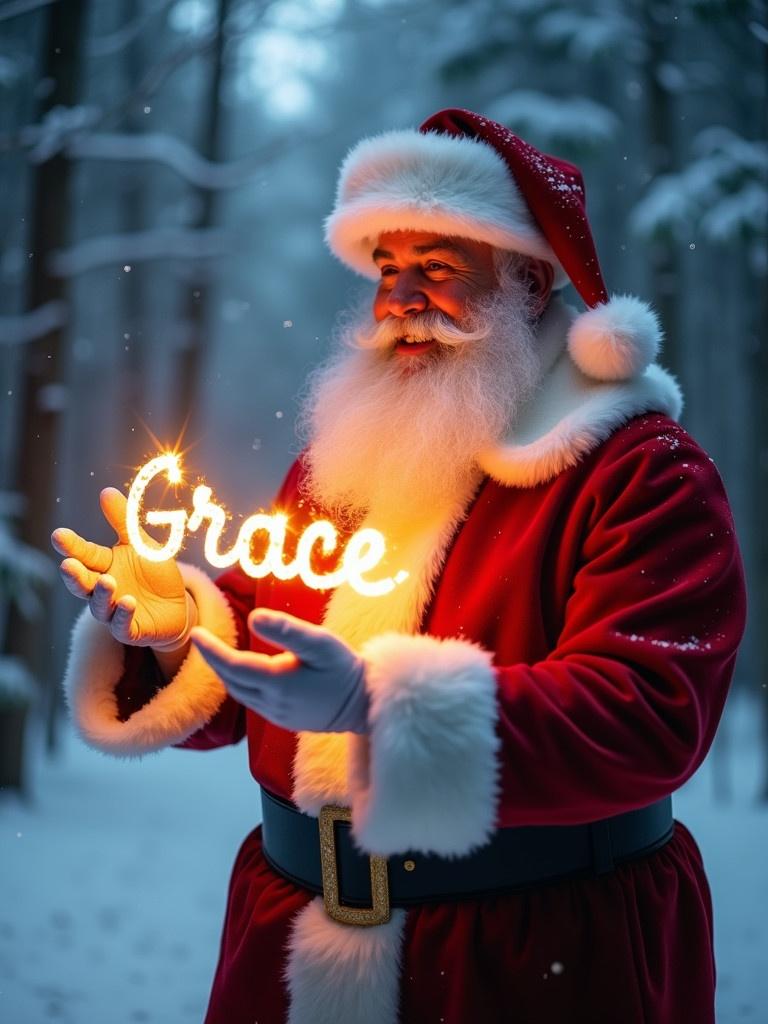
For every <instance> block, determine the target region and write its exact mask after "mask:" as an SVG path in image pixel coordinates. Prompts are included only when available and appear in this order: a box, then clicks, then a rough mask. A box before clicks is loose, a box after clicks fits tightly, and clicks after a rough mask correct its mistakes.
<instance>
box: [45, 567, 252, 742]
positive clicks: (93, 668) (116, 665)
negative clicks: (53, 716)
mask: <svg viewBox="0 0 768 1024" xmlns="http://www.w3.org/2000/svg"><path fill="white" fill-rule="evenodd" d="M179 569H180V570H181V574H182V576H183V578H184V586H185V587H186V589H187V590H188V591H189V593H190V594H191V595H192V597H193V598H194V600H195V604H196V605H197V616H198V624H199V625H201V626H206V627H207V628H208V629H210V630H211V632H212V633H214V634H215V635H216V636H217V637H219V639H221V640H224V641H225V643H228V644H233V645H234V644H236V643H237V629H236V626H235V619H234V615H233V613H232V609H231V608H230V606H229V603H228V601H227V599H226V597H225V596H224V594H223V593H222V592H221V590H219V588H218V587H217V586H216V584H215V583H214V582H213V581H212V580H211V579H209V577H208V576H207V575H206V574H205V573H204V572H202V571H201V570H200V569H197V568H195V566H192V565H184V564H182V563H179ZM124 650H125V648H124V647H123V645H122V644H121V643H119V642H118V641H117V640H115V638H114V637H113V636H112V634H111V633H110V631H109V628H108V626H106V625H105V624H104V623H103V622H97V621H96V619H94V618H93V616H92V615H91V612H90V609H89V608H84V609H83V611H82V613H81V614H80V616H79V617H78V619H77V621H76V622H75V625H74V628H73V630H72V644H71V649H70V654H69V661H68V663H67V669H66V672H65V674H64V692H65V695H66V698H67V703H68V705H69V708H70V711H71V713H72V717H73V719H74V722H75V725H76V727H77V729H78V731H79V733H80V734H81V736H82V738H83V739H84V740H85V742H86V743H88V744H90V745H91V746H92V747H96V748H97V749H99V750H103V751H105V752H106V753H108V754H115V755H117V756H120V757H139V756H141V755H142V754H147V753H150V752H151V751H153V750H160V749H161V748H163V747H168V746H171V745H173V744H174V743H181V742H182V741H183V740H185V739H187V738H188V737H189V736H191V735H192V733H194V732H197V730H198V729H200V728H201V727H202V726H203V725H205V724H206V723H207V722H209V721H210V720H211V719H212V718H213V716H214V715H215V713H216V712H217V711H218V709H219V707H220V706H221V705H222V703H223V702H224V699H225V697H226V690H225V688H224V684H223V683H222V682H221V680H220V679H219V677H218V676H217V675H216V674H215V672H214V671H213V669H212V668H210V667H209V665H208V663H207V662H206V661H205V659H204V658H203V656H202V655H201V654H200V652H199V651H198V650H197V649H194V648H193V649H191V650H190V652H189V654H188V655H187V657H186V658H185V659H184V661H183V662H182V664H181V666H180V668H179V670H178V672H177V673H176V675H175V676H174V677H173V678H172V679H171V680H170V681H169V683H168V685H167V686H165V687H163V688H162V689H161V690H159V691H158V692H157V693H156V694H155V696H154V697H153V698H152V699H151V700H150V701H149V702H148V703H147V704H145V705H144V707H142V708H139V710H138V711H136V712H135V713H134V714H132V715H131V716H130V718H128V719H127V720H126V721H124V722H122V721H120V719H119V718H118V707H117V698H116V697H115V686H116V685H117V683H118V682H119V681H120V679H121V677H122V674H123V663H124Z"/></svg>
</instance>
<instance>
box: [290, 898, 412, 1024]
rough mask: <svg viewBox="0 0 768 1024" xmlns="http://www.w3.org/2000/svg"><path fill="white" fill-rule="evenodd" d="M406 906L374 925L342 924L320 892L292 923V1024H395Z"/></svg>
mask: <svg viewBox="0 0 768 1024" xmlns="http://www.w3.org/2000/svg"><path fill="white" fill-rule="evenodd" d="M404 928H405V911H404V910H402V909H400V908H394V909H393V910H392V917H391V918H390V919H389V921H388V922H387V923H386V924H380V925H377V926H376V927H375V928H361V927H357V926H355V925H348V924H339V923H338V921H333V920H332V919H331V918H330V917H328V915H327V914H326V912H325V907H324V906H323V901H322V898H321V897H319V896H318V897H317V898H316V899H314V900H312V901H311V902H310V903H308V904H307V905H306V907H304V908H303V909H302V910H300V911H299V912H298V913H297V914H296V915H295V917H294V918H293V921H292V923H291V934H290V938H289V940H288V961H287V964H286V971H285V978H286V982H287V983H288V991H289V994H290V1009H289V1012H288V1024H395V1021H396V1020H397V1008H398V1001H399V994H400V962H401V959H402V944H403V934H404Z"/></svg>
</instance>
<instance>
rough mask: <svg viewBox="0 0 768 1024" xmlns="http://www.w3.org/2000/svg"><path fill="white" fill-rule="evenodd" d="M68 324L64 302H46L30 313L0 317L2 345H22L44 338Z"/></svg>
mask: <svg viewBox="0 0 768 1024" xmlns="http://www.w3.org/2000/svg"><path fill="white" fill-rule="evenodd" d="M66 322H67V307H66V304H65V303H64V302H46V303H45V304H44V305H42V306H38V307H37V309H33V310H31V311H30V312H29V313H21V314H20V315H19V316H0V345H21V344H24V343H25V342H28V341H34V340H35V339H36V338H42V337H43V336H44V335H46V334H47V333H48V332H49V331H54V330H56V328H57V327H63V326H64V324H65V323H66Z"/></svg>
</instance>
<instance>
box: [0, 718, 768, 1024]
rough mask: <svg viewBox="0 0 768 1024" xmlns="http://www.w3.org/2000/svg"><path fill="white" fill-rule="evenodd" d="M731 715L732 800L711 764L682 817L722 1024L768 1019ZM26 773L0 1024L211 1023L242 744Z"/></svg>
mask: <svg viewBox="0 0 768 1024" xmlns="http://www.w3.org/2000/svg"><path fill="white" fill-rule="evenodd" d="M728 720H729V732H730V733H731V736H732V739H731V744H732V748H733V754H732V759H731V775H732V782H733V790H734V794H733V799H732V801H731V802H727V803H726V802H723V803H717V802H714V801H713V799H712V792H713V780H712V766H711V763H710V762H707V763H706V764H705V765H704V767H703V768H702V770H701V771H700V772H699V773H698V775H697V776H696V777H695V778H694V779H693V780H692V781H691V782H690V783H689V784H688V786H686V787H685V789H684V790H683V791H682V792H681V793H680V794H679V795H678V796H677V797H676V808H675V813H676V815H677V817H679V818H681V819H682V820H684V821H685V822H686V823H687V824H688V825H689V826H690V827H691V829H692V830H693V832H694V835H695V836H696V837H697V839H698V841H699V844H700V846H701V848H702V851H703V854H704V859H705V863H706V866H707V869H708V872H709V876H710V881H711V884H712V890H713V898H714V904H715V914H716V928H717V936H716V941H717V950H718V964H719V986H718V991H719V996H718V1006H719V1009H718V1024H737V1022H738V1024H743V1022H747V1024H749V1022H754V1024H766V1022H768V922H767V921H766V916H767V914H768V809H766V808H765V807H764V806H763V807H759V806H756V805H755V803H754V795H755V791H756V785H757V779H758V772H759V746H758V741H757V731H756V714H755V713H754V711H753V708H752V707H751V706H750V705H749V704H746V703H744V704H737V705H735V706H733V707H732V708H731V709H730V713H729V716H728ZM31 782H32V786H31V788H32V793H33V797H32V800H31V801H30V802H24V801H22V800H20V799H19V798H18V797H17V796H14V795H10V794H5V795H3V796H2V798H0V1021H2V1022H3V1024H47V1022H61V1024H137V1022H158V1024H194V1022H196V1021H200V1020H202V1016H203V1013H204V1009H205V1005H206V1000H207V994H208V986H209V982H210V979H211V975H212V972H213V968H214V965H215V960H216V955H217V947H218V937H219V928H220V924H221V918H222V912H223V908H224V901H225V895H226V884H227V879H228V875H229V868H230V866H231V863H232V860H233V858H234V855H235V852H236V850H237V847H238V845H239V843H240V841H241V840H242V838H243V837H244V836H245V834H246V833H247V831H248V830H249V829H250V828H252V827H253V826H254V825H255V824H256V823H257V821H258V815H259V799H258V792H257V789H256V786H255V784H254V783H253V782H252V781H251V780H250V776H249V775H248V769H247V764H246V752H245V747H244V745H241V746H239V747H235V748H230V749H226V750H220V751H212V752H209V753H205V754H201V753H195V752H191V751H177V750H171V751H166V752H164V753H161V754H157V755H154V756H152V757H148V758H145V759H144V760H142V761H140V762H122V761H116V760H113V759H111V758H108V757H105V756H102V755H99V754H97V753H95V752H93V751H91V750H89V749H88V748H86V747H85V746H84V745H83V744H82V743H80V742H79V741H78V740H77V739H75V737H74V736H73V735H72V734H71V733H70V732H68V731H67V732H65V734H64V737H63V746H62V752H61V756H60V757H59V758H58V759H57V760H55V761H46V760H44V759H43V758H36V759H35V763H34V771H33V772H32V773H31ZM617 1024H618V1022H617ZM681 1024H688V1022H681ZM690 1024H695V1022H690Z"/></svg>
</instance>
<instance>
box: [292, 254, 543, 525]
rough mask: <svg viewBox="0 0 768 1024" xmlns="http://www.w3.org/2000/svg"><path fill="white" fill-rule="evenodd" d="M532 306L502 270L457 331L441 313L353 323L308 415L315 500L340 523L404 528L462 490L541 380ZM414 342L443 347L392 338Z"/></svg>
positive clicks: (312, 396) (316, 383) (314, 392)
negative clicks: (421, 340) (364, 514)
mask: <svg viewBox="0 0 768 1024" xmlns="http://www.w3.org/2000/svg"><path fill="white" fill-rule="evenodd" d="M529 302H530V300H529V297H528V291H527V288H526V287H525V286H524V285H523V284H521V283H520V281H519V280H518V279H517V277H516V276H512V274H504V275H502V283H501V285H500V287H499V288H497V289H496V290H495V291H494V292H493V293H491V295H489V296H486V297H485V298H484V299H483V300H482V301H480V302H478V303H476V304H475V305H474V306H473V308H472V309H471V310H470V311H469V312H468V315H467V317H465V318H464V319H463V320H462V322H461V323H460V324H457V323H455V322H453V321H451V320H450V319H448V318H446V317H442V316H440V315H438V316H437V317H435V315H434V314H424V315H420V316H416V317H413V318H388V319H387V320H386V321H382V322H381V324H379V325H376V324H375V322H374V321H373V320H372V318H371V317H370V315H368V316H366V317H364V318H360V317H359V318H358V319H357V321H356V322H352V323H348V324H347V325H346V326H345V327H344V328H343V330H342V332H341V335H340V342H341V348H340V350H339V351H337V352H336V353H335V354H334V355H333V356H332V357H331V359H330V360H329V361H328V362H327V363H326V364H325V365H324V366H322V367H320V368H319V369H318V370H317V371H315V373H314V374H313V375H312V377H311V379H310V382H309V392H308V395H307V397H306V399H305V401H304V403H303V409H302V413H301V417H300V426H301V430H302V433H303V435H304V437H305V440H306V441H307V442H308V443H309V452H308V456H307V462H308V468H309V478H308V488H309V492H310V494H311V495H312V497H314V498H315V499H316V500H318V501H320V502H321V503H322V504H323V505H324V506H325V507H326V508H327V509H328V510H329V512H331V514H333V515H334V516H336V517H337V518H343V517H344V516H345V514H348V513H351V514H353V515H354V513H355V512H359V511H371V512H374V513H375V514H376V517H377V520H378V521H380V522H381V523H383V524H387V523H390V524H396V523H398V522H400V521H408V520H410V521H414V522H415V521H417V520H418V519H419V518H420V517H421V516H422V515H423V514H424V513H425V512H426V513H428V512H429V511H430V510H431V509H433V508H434V506H435V504H436V503H440V504H442V503H443V502H444V501H446V500H448V501H450V500H451V498H452V497H453V496H455V495H457V494H459V493H460V491H461V490H462V488H464V487H465V486H466V484H467V480H468V478H469V477H470V476H472V475H473V474H476V473H477V465H476V457H477V455H478V453H479V452H480V451H482V450H483V449H485V448H487V447H489V446H491V445H493V444H495V443H497V442H498V441H499V440H501V439H502V438H503V437H504V435H505V433H506V431H507V430H508V428H509V426H510V424H511V422H512V421H513V419H514V416H515V413H516V411H517V410H518V409H519V408H520V406H521V404H522V403H523V402H524V401H525V400H526V399H527V398H528V397H529V396H530V395H531V393H532V391H533V389H534V388H535V386H536V384H537V383H538V381H539V378H540V363H539V359H538V356H537V354H536V352H535V350H534V346H533V328H532V323H533V320H532V317H531V314H530V312H529ZM424 318H426V319H424ZM441 324H442V330H443V331H444V334H445V337H444V341H443V340H441ZM425 327H426V329H425ZM462 331H464V332H466V334H467V336H468V338H469V339H470V340H465V341H462V340H461V334H462ZM408 334H412V335H413V336H415V337H424V336H426V337H434V338H436V340H437V341H438V344H437V345H436V346H434V347H433V348H432V349H431V350H430V351H428V352H424V353H423V354H422V353H420V354H418V355H405V356H401V355H399V354H398V353H397V352H395V351H394V349H393V344H394V340H395V339H396V338H397V337H402V336H403V335H408Z"/></svg>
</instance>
